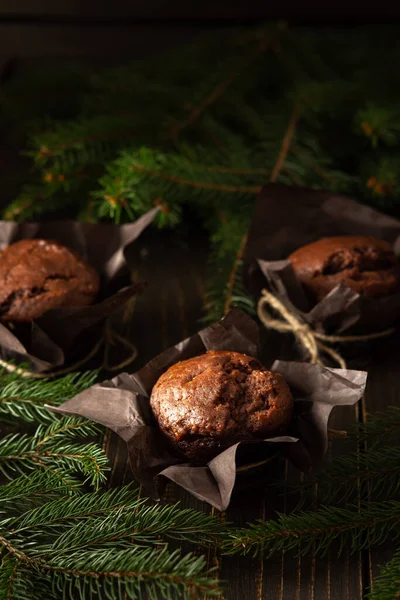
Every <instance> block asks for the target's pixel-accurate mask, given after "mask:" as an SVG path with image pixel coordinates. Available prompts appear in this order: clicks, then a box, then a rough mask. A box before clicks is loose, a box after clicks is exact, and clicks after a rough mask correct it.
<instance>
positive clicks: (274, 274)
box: [244, 183, 400, 334]
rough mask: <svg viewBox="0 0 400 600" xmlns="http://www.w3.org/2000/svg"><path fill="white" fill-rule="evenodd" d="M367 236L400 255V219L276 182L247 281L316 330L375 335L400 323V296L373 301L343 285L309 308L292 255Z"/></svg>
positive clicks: (260, 218) (251, 239)
mask: <svg viewBox="0 0 400 600" xmlns="http://www.w3.org/2000/svg"><path fill="white" fill-rule="evenodd" d="M338 235H367V236H373V237H376V238H378V239H381V240H386V241H387V242H390V243H391V244H392V245H393V247H394V251H395V252H396V253H397V254H398V255H400V221H398V220H396V219H394V218H392V217H388V216H387V215H383V214H382V213H380V212H378V211H376V210H374V209H372V208H370V207H368V206H365V205H362V204H359V203H358V202H355V201H354V200H351V199H350V198H347V197H345V196H338V195H335V194H332V193H331V192H323V191H315V190H309V189H307V188H299V187H291V186H286V185H283V184H275V183H271V184H268V185H266V186H265V187H264V188H263V189H262V191H261V192H260V194H259V196H258V198H257V201H256V205H255V208H254V213H253V218H252V222H251V225H250V228H249V234H248V241H247V246H246V249H245V253H244V281H245V285H246V287H247V288H248V289H249V290H250V292H251V293H252V294H253V295H254V296H255V297H256V298H258V297H259V296H260V294H261V290H262V288H263V287H268V288H269V289H270V291H271V292H272V293H273V294H274V295H276V296H277V297H278V298H279V299H280V300H281V301H282V302H283V303H284V304H285V305H286V306H287V308H289V309H290V310H291V311H292V312H294V313H295V314H297V315H300V316H301V317H302V318H303V319H304V320H305V321H306V322H307V323H308V324H309V325H311V326H312V327H313V329H315V330H316V331H319V332H323V333H330V334H340V333H342V332H344V331H347V330H349V329H351V331H350V332H349V333H351V332H356V333H371V332H377V331H382V330H384V329H387V328H390V327H393V326H395V325H396V322H398V321H399V320H400V293H396V294H391V295H390V296H387V297H386V298H367V297H365V296H364V297H363V296H360V295H359V294H357V292H354V291H353V290H351V289H350V288H347V287H345V286H344V285H342V284H340V285H338V286H337V287H336V288H334V289H333V290H332V291H331V292H330V294H328V295H327V296H325V298H323V299H322V300H321V301H319V302H318V303H317V304H315V305H314V306H309V304H308V302H307V299H306V297H305V295H304V292H303V289H302V286H301V284H300V282H299V281H298V280H297V278H296V276H295V273H294V271H293V268H292V266H291V264H290V262H289V261H288V260H286V259H287V257H288V256H289V255H290V254H291V253H292V252H293V251H294V250H296V249H297V248H299V247H300V246H304V245H305V244H309V243H311V242H314V241H316V240H319V239H321V238H323V237H330V236H338Z"/></svg>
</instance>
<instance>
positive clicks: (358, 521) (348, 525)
mask: <svg viewBox="0 0 400 600" xmlns="http://www.w3.org/2000/svg"><path fill="white" fill-rule="evenodd" d="M390 535H392V536H393V538H394V539H396V538H398V536H399V535H400V502H396V501H384V502H371V503H361V505H360V507H358V506H350V507H348V508H336V507H333V506H323V507H321V508H319V509H318V510H316V511H315V512H311V511H310V512H304V511H301V512H297V513H292V514H289V515H286V514H279V513H278V514H277V518H276V519H275V520H271V521H256V522H255V523H253V524H251V525H250V526H249V527H248V528H242V529H237V530H236V531H235V530H233V531H230V532H229V538H230V539H229V540H228V541H226V542H225V544H224V549H225V552H226V553H227V554H237V553H242V554H247V553H249V552H252V553H254V554H258V553H260V552H265V553H266V556H267V557H268V556H271V555H272V554H274V553H276V552H289V551H293V550H296V551H298V553H299V554H300V555H304V554H307V552H310V551H311V550H312V551H313V552H314V553H315V554H317V555H319V556H324V555H325V554H326V553H327V551H328V549H329V547H330V545H331V544H332V542H333V541H337V542H338V544H339V549H338V553H339V554H340V553H341V552H342V551H343V550H345V549H348V550H349V551H350V552H359V551H361V550H365V549H368V548H371V547H373V546H378V545H379V544H381V543H383V542H384V541H385V540H387V538H388V537H389V536H390Z"/></svg>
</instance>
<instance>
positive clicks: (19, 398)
mask: <svg viewBox="0 0 400 600" xmlns="http://www.w3.org/2000/svg"><path fill="white" fill-rule="evenodd" d="M97 375H98V373H97V371H90V372H86V373H72V374H70V375H66V376H65V377H63V378H61V379H57V380H51V379H49V380H38V381H36V380H33V381H29V382H27V381H26V380H24V379H22V378H21V377H20V376H19V375H18V374H16V373H10V372H7V371H2V372H1V373H0V383H1V389H0V415H1V418H2V420H3V422H4V421H7V422H12V423H15V421H16V420H17V421H25V422H27V423H32V422H35V423H40V424H43V425H46V424H49V423H51V422H53V421H55V420H58V419H59V417H57V416H56V415H55V414H54V413H52V412H50V411H49V410H48V409H47V408H45V407H44V405H45V404H52V405H54V406H58V405H59V404H61V403H62V402H64V401H65V400H67V399H68V398H71V397H72V396H74V395H76V394H79V393H80V392H82V391H83V390H85V389H87V388H88V387H90V386H91V385H93V384H94V382H95V380H96V378H97Z"/></svg>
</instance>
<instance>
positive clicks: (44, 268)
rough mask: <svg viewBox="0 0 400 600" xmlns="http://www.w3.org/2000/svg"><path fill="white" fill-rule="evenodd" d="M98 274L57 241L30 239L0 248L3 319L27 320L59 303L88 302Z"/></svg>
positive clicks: (0, 314) (0, 310)
mask: <svg viewBox="0 0 400 600" xmlns="http://www.w3.org/2000/svg"><path fill="white" fill-rule="evenodd" d="M99 287H100V281H99V276H98V275H97V273H96V272H95V270H94V269H93V268H92V267H91V266H90V265H88V264H86V263H85V262H84V261H83V260H82V259H81V258H80V256H78V254H76V253H75V252H74V251H73V250H70V249H69V248H67V247H66V246H63V245H62V244H59V243H58V242H53V241H48V240H41V239H29V240H21V241H19V242H16V243H15V244H11V245H10V246H8V247H7V248H5V249H4V250H3V251H2V252H0V319H1V320H2V321H15V322H26V321H32V320H33V319H36V318H37V317H40V315H42V314H43V313H45V312H47V311H48V310H50V309H52V308H58V307H60V306H86V305H88V304H91V303H92V302H93V301H94V299H95V298H96V296H97V294H98V291H99Z"/></svg>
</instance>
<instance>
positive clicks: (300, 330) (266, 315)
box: [257, 290, 394, 369]
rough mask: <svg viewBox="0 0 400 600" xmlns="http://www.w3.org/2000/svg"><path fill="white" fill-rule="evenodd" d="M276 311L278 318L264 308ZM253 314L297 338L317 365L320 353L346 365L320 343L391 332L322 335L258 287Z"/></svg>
mask: <svg viewBox="0 0 400 600" xmlns="http://www.w3.org/2000/svg"><path fill="white" fill-rule="evenodd" d="M271 308H272V309H273V310H274V311H276V312H277V313H278V314H279V316H280V317H281V318H280V319H275V318H274V317H273V316H272V315H271V314H270V312H269V310H268V309H271ZM257 314H258V317H259V319H260V321H261V322H262V323H263V325H265V327H267V328H269V329H274V330H275V331H279V332H280V333H293V335H294V336H295V337H296V339H297V340H298V341H299V343H300V344H301V346H302V347H303V348H304V349H305V350H306V351H307V353H308V355H309V357H310V362H311V363H313V364H317V365H324V362H323V361H322V359H321V354H326V355H328V356H329V357H330V358H331V359H332V360H333V361H335V362H336V363H337V364H338V365H339V367H340V368H341V369H345V368H346V362H345V360H344V359H343V357H342V356H341V355H340V354H339V352H336V351H335V350H333V349H332V348H330V347H329V346H327V345H326V344H325V343H324V342H327V343H328V344H336V343H339V344H341V343H347V342H360V341H367V340H375V339H378V338H382V337H386V336H388V335H390V334H391V333H393V332H394V329H393V328H392V329H385V330H384V331H379V332H378V333H370V334H366V335H347V336H342V335H326V334H324V333H320V332H319V331H315V329H313V328H312V327H311V325H309V324H308V323H306V322H305V321H303V320H302V319H301V317H300V316H298V315H297V314H295V313H293V312H291V311H290V310H289V309H288V308H287V307H286V306H285V305H284V304H283V302H281V300H279V299H278V298H277V297H276V296H274V295H273V294H271V292H268V291H267V290H262V292H261V298H260V299H259V301H258V305H257Z"/></svg>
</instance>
